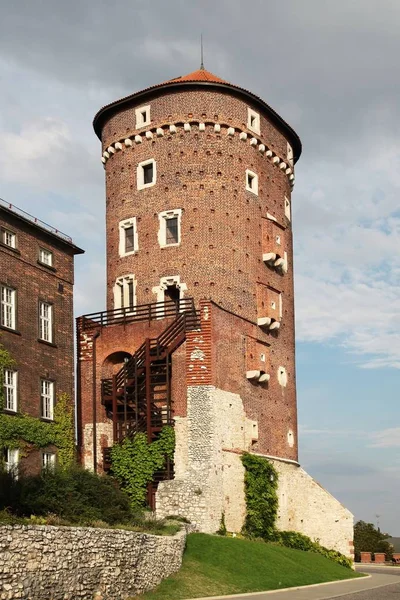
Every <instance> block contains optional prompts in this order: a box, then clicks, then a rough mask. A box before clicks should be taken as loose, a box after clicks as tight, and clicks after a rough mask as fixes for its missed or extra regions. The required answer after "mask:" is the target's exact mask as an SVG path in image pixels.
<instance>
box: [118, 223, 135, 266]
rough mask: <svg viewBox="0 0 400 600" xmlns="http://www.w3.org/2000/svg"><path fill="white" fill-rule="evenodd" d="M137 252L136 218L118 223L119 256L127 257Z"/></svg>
mask: <svg viewBox="0 0 400 600" xmlns="http://www.w3.org/2000/svg"><path fill="white" fill-rule="evenodd" d="M138 250H139V245H138V233H137V222H136V217H132V218H131V219H125V220H124V221H120V222H119V255H120V256H129V255H130V254H135V252H137V251H138Z"/></svg>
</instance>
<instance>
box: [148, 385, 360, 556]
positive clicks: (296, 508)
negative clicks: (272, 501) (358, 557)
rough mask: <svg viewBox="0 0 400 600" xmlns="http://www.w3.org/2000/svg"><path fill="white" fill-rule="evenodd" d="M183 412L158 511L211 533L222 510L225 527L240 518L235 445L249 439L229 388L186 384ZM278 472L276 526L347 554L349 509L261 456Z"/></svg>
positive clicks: (288, 466) (291, 465) (248, 424)
mask: <svg viewBox="0 0 400 600" xmlns="http://www.w3.org/2000/svg"><path fill="white" fill-rule="evenodd" d="M187 415H188V416H187V417H185V418H182V417H181V418H179V419H177V421H176V429H175V432H176V451H175V479H173V480H172V481H166V482H162V483H160V485H159V487H158V492H157V495H156V514H157V516H158V517H165V516H168V515H176V514H179V515H182V516H185V517H186V518H188V519H189V520H190V521H192V522H193V523H195V524H196V526H197V528H198V529H199V530H200V531H203V532H205V533H214V532H215V531H217V529H218V528H219V526H220V523H221V517H222V514H223V513H224V515H225V524H226V527H227V529H228V531H234V532H239V531H240V530H241V529H242V526H243V524H244V520H245V516H246V505H245V493H244V467H243V465H242V461H241V459H240V455H241V453H242V452H243V451H249V452H251V448H252V444H253V442H254V441H256V440H257V437H258V430H257V423H256V422H255V421H251V420H250V419H248V418H247V417H246V414H245V412H244V408H243V402H242V400H241V398H240V396H238V395H237V394H232V393H230V392H224V391H222V390H220V389H217V388H215V387H213V386H196V387H194V386H193V387H190V388H189V389H188V413H187ZM266 458H267V459H268V460H270V461H271V462H272V463H273V464H274V466H275V468H276V470H277V471H278V473H279V484H278V498H279V509H278V519H277V527H278V529H280V530H292V531H298V532H300V533H303V534H305V535H307V536H309V537H310V538H311V539H313V540H319V542H320V543H321V544H322V545H323V546H326V547H327V548H333V549H335V550H338V551H339V552H342V553H343V554H345V555H346V556H348V557H350V558H353V515H352V514H351V513H350V511H349V510H347V509H346V508H345V507H344V506H343V505H342V504H341V503H340V502H339V501H338V500H336V498H334V497H333V496H332V495H331V494H329V492H327V491H326V490H325V489H324V488H323V487H322V486H321V485H320V484H319V483H317V482H316V481H315V480H314V479H313V478H312V477H311V476H310V475H308V474H307V473H306V472H305V471H304V469H302V468H301V467H300V466H299V465H298V464H297V463H295V462H294V461H288V460H283V459H282V460H279V459H275V458H271V457H266Z"/></svg>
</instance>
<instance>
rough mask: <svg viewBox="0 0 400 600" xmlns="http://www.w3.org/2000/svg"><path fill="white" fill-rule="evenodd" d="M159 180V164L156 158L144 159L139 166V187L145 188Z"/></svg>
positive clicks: (140, 188) (139, 188)
mask: <svg viewBox="0 0 400 600" xmlns="http://www.w3.org/2000/svg"><path fill="white" fill-rule="evenodd" d="M156 181H157V165H156V161H155V160H154V158H149V160H144V161H142V162H140V163H139V164H138V166H137V189H138V190H144V189H146V188H148V187H151V186H152V185H155V183H156Z"/></svg>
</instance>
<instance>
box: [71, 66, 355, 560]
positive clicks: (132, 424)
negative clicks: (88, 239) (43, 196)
mask: <svg viewBox="0 0 400 600" xmlns="http://www.w3.org/2000/svg"><path fill="white" fill-rule="evenodd" d="M94 128H95V131H96V133H97V135H98V137H99V138H100V140H101V143H102V158H101V160H102V162H103V165H104V168H105V176H106V235H107V310H106V311H104V312H102V313H93V314H91V315H85V316H84V317H81V318H80V319H79V320H78V330H79V336H78V338H79V348H78V353H79V360H78V381H79V393H78V414H79V417H78V424H79V444H80V448H81V453H82V460H83V462H84V464H86V465H87V466H88V467H91V468H95V469H102V468H104V467H105V468H106V467H107V454H108V453H107V448H109V447H110V446H111V445H112V444H113V443H115V442H118V441H119V440H121V439H123V437H124V436H125V435H128V434H129V435H134V433H135V432H136V431H146V432H147V435H148V439H149V441H151V440H152V439H155V438H156V437H157V435H158V433H159V431H160V429H161V428H162V426H163V425H164V424H166V423H172V424H174V426H175V432H176V451H175V460H174V474H173V475H172V473H171V472H170V471H168V472H166V473H164V474H161V475H160V477H161V478H164V481H162V482H161V483H159V484H158V485H157V481H155V482H154V485H153V497H152V498H150V502H151V504H152V505H153V506H154V507H155V509H156V512H157V514H158V515H160V516H162V515H166V514H177V513H178V512H179V513H180V514H184V515H185V516H187V517H188V518H190V519H192V520H194V521H196V522H197V523H198V525H199V527H200V528H201V529H202V530H204V531H215V530H216V529H218V526H219V523H220V520H221V515H222V513H225V519H226V524H227V527H228V529H230V530H232V531H238V530H240V528H241V526H242V524H243V519H244V515H245V502H244V484H243V474H244V472H243V466H242V464H241V461H240V453H241V452H243V451H250V452H255V453H257V454H259V455H262V456H265V457H268V458H270V459H271V460H273V461H274V462H275V463H276V467H277V469H278V471H279V472H280V484H279V485H280V488H279V489H280V516H279V524H280V526H281V527H284V528H286V529H298V530H300V531H304V532H305V533H309V534H311V535H313V536H314V537H319V538H322V537H324V534H322V535H321V531H322V530H324V531H325V532H326V536H325V537H326V538H327V539H326V541H327V542H331V543H330V545H331V546H335V547H338V548H340V549H341V550H342V551H345V552H346V554H348V553H349V540H350V539H351V538H352V533H351V531H352V518H351V515H350V513H348V511H346V510H345V509H344V508H343V507H341V505H339V503H338V502H337V501H336V500H334V499H333V498H332V497H331V496H329V495H328V494H327V493H326V492H325V491H323V492H321V490H322V488H321V487H320V486H319V485H318V484H317V483H316V482H314V481H313V480H312V478H311V477H309V476H308V475H307V474H306V473H305V472H304V471H303V470H302V469H301V468H300V467H299V465H298V462H297V460H298V453H297V411H296V379H295V339H294V298H293V250H292V227H291V202H292V198H291V196H292V190H293V186H294V166H295V163H296V161H297V160H298V158H299V156H300V153H301V142H300V140H299V138H298V136H297V134H296V133H295V132H294V131H293V129H291V127H290V126H289V125H288V124H287V123H285V121H283V119H282V118H281V117H280V116H279V115H278V114H277V113H276V112H275V111H274V110H272V108H270V107H269V106H268V105H267V104H266V103H265V102H264V101H263V100H261V99H260V98H258V97H257V96H255V95H254V94H253V93H251V92H249V91H247V90H244V89H242V88H239V87H237V86H235V85H232V84H230V83H228V82H226V81H223V80H222V79H220V78H219V77H217V76H215V75H213V74H211V73H209V72H208V71H206V70H204V69H200V70H198V71H195V72H194V73H191V74H190V75H187V76H184V77H179V78H177V79H173V80H171V81H168V82H166V83H162V84H160V85H156V86H153V87H151V88H148V89H146V90H144V91H141V92H138V93H136V94H133V95H131V96H128V97H126V98H123V99H121V100H118V101H116V102H113V103H112V104H109V105H108V106H105V107H103V108H102V109H101V110H100V111H99V112H98V113H97V115H96V116H95V119H94ZM104 459H105V462H103V461H104ZM168 478H170V479H169V480H168ZM295 489H296V493H292V490H295ZM300 489H302V490H303V500H304V501H303V502H301V501H300V499H299V495H298V493H299V490H300ZM321 494H322V496H321ZM310 503H311V504H310ZM300 504H301V505H302V506H300ZM315 504H318V505H319V504H321V510H322V512H323V511H324V510H325V511H326V510H328V511H330V512H332V518H331V519H329V523H325V518H322V519H321V524H317V521H318V519H315V516H313V517H312V516H311V512H310V510H311V506H312V505H315ZM327 507H328V508H327ZM333 513H334V514H333ZM322 521H324V523H322ZM335 521H336V525H335ZM339 522H340V525H338V523H339ZM331 529H332V531H333V533H329V531H330V530H331ZM314 534H318V535H314ZM328 538H329V539H328Z"/></svg>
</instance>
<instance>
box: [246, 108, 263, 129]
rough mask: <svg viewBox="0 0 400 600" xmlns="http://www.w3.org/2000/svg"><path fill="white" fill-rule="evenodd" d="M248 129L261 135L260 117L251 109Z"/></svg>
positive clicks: (248, 115) (248, 110) (248, 113)
mask: <svg viewBox="0 0 400 600" xmlns="http://www.w3.org/2000/svg"><path fill="white" fill-rule="evenodd" d="M247 127H248V128H249V129H251V131H254V133H258V134H259V133H260V115H259V113H258V112H256V111H255V110H252V109H251V108H248V109H247Z"/></svg>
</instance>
